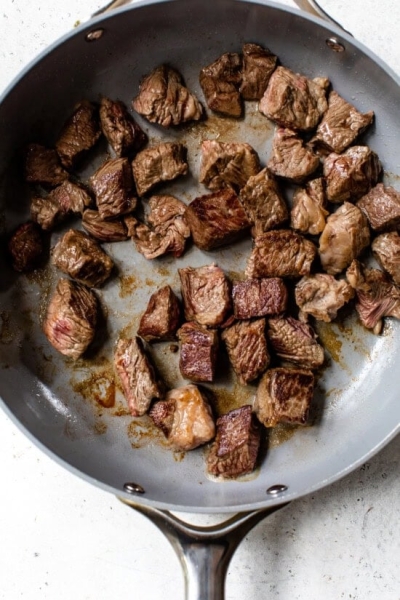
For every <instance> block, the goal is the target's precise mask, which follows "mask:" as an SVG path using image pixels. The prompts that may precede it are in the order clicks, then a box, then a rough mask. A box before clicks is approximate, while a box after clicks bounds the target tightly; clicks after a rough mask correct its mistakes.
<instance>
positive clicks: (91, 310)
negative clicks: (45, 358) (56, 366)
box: [43, 279, 98, 360]
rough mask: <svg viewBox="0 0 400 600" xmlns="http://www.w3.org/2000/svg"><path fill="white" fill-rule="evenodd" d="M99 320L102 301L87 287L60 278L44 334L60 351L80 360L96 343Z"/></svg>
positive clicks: (48, 310)
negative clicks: (99, 305) (91, 345)
mask: <svg viewBox="0 0 400 600" xmlns="http://www.w3.org/2000/svg"><path fill="white" fill-rule="evenodd" d="M97 319H98V302H97V298H96V296H95V295H94V293H93V292H92V291H91V290H89V289H88V288H87V287H85V286H84V285H81V284H80V283H76V282H75V281H71V280H69V279H60V280H59V281H58V283H57V287H56V290H55V292H54V294H53V296H52V297H51V300H50V303H49V306H48V308H47V313H46V317H45V320H44V323H43V331H44V333H45V334H46V336H47V339H48V340H49V342H50V344H51V345H52V346H54V348H55V349H56V350H58V351H59V352H61V354H65V356H69V357H70V358H73V359H74V360H76V359H78V358H79V357H80V356H82V354H83V353H84V352H85V350H86V349H87V348H88V346H89V345H90V344H91V342H92V341H93V338H94V335H95V329H96V324H97Z"/></svg>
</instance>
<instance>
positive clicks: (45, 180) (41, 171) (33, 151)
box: [25, 144, 68, 187]
mask: <svg viewBox="0 0 400 600" xmlns="http://www.w3.org/2000/svg"><path fill="white" fill-rule="evenodd" d="M67 178H68V173H67V171H66V170H65V169H64V168H63V166H62V165H61V163H60V159H59V156H58V154H57V152H56V151H55V150H53V149H52V148H46V147H45V146H41V145H40V144H29V146H28V147H27V150H26V159H25V179H26V181H27V182H28V183H39V184H41V185H44V186H48V187H55V186H56V185H60V183H62V182H63V181H64V180H65V179H67Z"/></svg>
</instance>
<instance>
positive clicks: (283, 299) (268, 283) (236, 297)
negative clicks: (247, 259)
mask: <svg viewBox="0 0 400 600" xmlns="http://www.w3.org/2000/svg"><path fill="white" fill-rule="evenodd" d="M232 302H233V314H234V316H235V318H236V319H252V318H253V317H265V316H266V315H278V314H279V313H282V312H284V311H285V310H286V308H287V304H288V290H287V287H286V285H285V282H284V281H283V279H281V278H280V277H269V278H263V279H246V280H245V281H237V282H236V283H234V284H233V288H232Z"/></svg>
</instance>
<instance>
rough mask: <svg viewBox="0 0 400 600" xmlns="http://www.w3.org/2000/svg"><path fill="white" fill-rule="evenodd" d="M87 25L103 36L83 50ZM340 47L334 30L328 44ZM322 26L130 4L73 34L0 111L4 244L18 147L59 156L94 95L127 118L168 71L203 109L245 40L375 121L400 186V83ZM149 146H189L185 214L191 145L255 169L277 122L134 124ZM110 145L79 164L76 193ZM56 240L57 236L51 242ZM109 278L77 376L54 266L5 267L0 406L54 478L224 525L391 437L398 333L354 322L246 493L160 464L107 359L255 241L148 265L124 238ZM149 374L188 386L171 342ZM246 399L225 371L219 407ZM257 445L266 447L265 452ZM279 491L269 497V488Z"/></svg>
mask: <svg viewBox="0 0 400 600" xmlns="http://www.w3.org/2000/svg"><path fill="white" fill-rule="evenodd" d="M94 27H102V28H104V35H103V36H102V37H101V38H100V39H99V40H98V41H96V42H92V43H88V42H87V41H85V35H86V33H88V32H89V31H90V30H91V29H93V28H94ZM335 33H336V34H338V32H335ZM331 35H332V29H330V28H329V27H328V26H324V25H322V24H321V23H320V22H318V21H316V20H313V19H310V18H306V17H302V16H300V15H299V14H298V13H296V12H294V11H290V10H288V9H283V8H282V7H278V6H276V5H273V4H265V5H260V4H256V3H245V2H236V1H228V0H217V1H214V2H212V3H205V2H199V1H196V0H190V1H188V0H186V1H185V2H183V1H175V2H163V3H150V2H141V3H136V4H135V5H134V6H133V7H129V8H127V9H122V10H120V11H118V12H116V13H114V14H112V15H111V16H109V17H107V18H103V19H98V20H97V21H95V22H92V23H91V24H90V26H86V27H81V28H79V29H77V30H76V31H75V32H74V33H72V34H71V35H69V36H67V37H66V38H64V39H63V40H61V41H60V42H59V43H58V44H56V45H54V46H53V47H52V48H51V49H49V50H48V51H47V52H46V53H44V54H42V56H41V57H39V59H38V60H36V61H35V62H34V63H33V64H32V65H31V66H30V68H29V69H27V70H26V71H25V72H24V73H23V74H22V75H21V77H19V78H18V79H17V80H16V81H15V82H14V84H13V85H12V86H11V87H10V89H9V90H8V92H7V93H6V95H5V96H4V98H3V100H2V103H1V106H0V130H1V136H0V175H1V177H0V185H1V190H0V194H1V214H2V221H1V224H2V239H3V242H4V240H5V239H6V236H7V234H8V232H9V231H10V230H11V229H12V228H13V227H14V226H15V225H17V224H18V223H20V222H22V221H23V220H25V219H26V218H27V215H28V206H29V193H28V190H27V189H26V188H25V186H24V184H23V183H22V181H21V171H20V161H19V158H18V156H19V155H18V152H19V150H20V149H21V148H22V147H23V146H24V145H25V144H26V143H27V142H29V141H39V142H43V143H46V144H54V141H55V138H56V136H57V133H58V131H59V129H60V127H61V125H62V123H63V121H64V120H65V118H66V117H67V116H68V114H69V112H70V111H71V108H72V107H73V105H74V103H75V102H76V101H78V100H80V99H82V98H89V99H92V100H96V99H98V98H99V95H100V94H105V95H108V96H110V97H111V98H120V99H122V100H123V101H125V102H126V103H127V104H128V105H130V101H131V99H132V97H133V96H134V95H135V93H136V92H137V89H138V82H139V80H140V78H141V77H142V76H143V75H144V74H145V73H148V72H149V71H150V70H151V69H152V68H154V67H155V66H156V65H158V64H160V63H162V62H169V63H170V64H171V65H173V66H175V67H177V68H178V69H179V70H180V71H181V72H182V74H183V76H184V78H185V80H186V82H187V84H188V85H189V87H190V88H192V89H193V90H194V91H195V92H197V93H198V95H199V96H200V97H201V98H202V94H201V90H200V89H199V84H198V72H199V69H200V67H201V66H202V65H205V64H208V63H209V62H211V61H212V60H214V59H215V58H216V57H218V56H219V55H220V54H221V53H222V52H226V51H240V48H241V45H242V43H243V42H244V41H253V42H258V43H261V44H263V45H266V46H268V47H269V48H271V49H272V50H273V51H274V52H275V53H276V54H277V55H278V56H279V57H280V60H281V62H282V63H283V64H285V65H287V66H289V67H290V68H292V69H294V70H296V71H299V72H302V73H304V74H306V75H308V76H317V75H325V76H328V77H329V78H330V79H331V81H332V84H333V87H334V88H335V89H336V90H337V91H338V92H339V93H341V94H342V95H343V96H344V97H345V98H346V99H347V100H349V101H352V102H354V104H355V105H356V106H357V107H358V108H359V109H361V110H365V111H366V110H370V109H373V110H374V111H375V113H376V125H375V126H374V128H373V129H372V130H371V131H370V132H369V134H368V136H367V137H366V138H364V139H365V141H366V142H367V143H369V144H370V145H371V146H372V148H373V149H374V150H375V151H376V152H377V153H378V154H379V156H380V158H381V160H382V162H383V165H384V168H385V171H386V181H387V182H388V183H391V184H392V185H395V186H398V181H397V180H396V174H397V175H399V174H400V165H399V158H398V157H399V155H400V153H399V151H398V140H399V139H400V122H399V119H398V106H399V105H400V93H399V86H398V82H397V81H396V78H395V76H394V75H393V74H391V73H390V72H389V71H388V70H387V68H386V67H384V65H382V64H381V63H380V62H379V60H377V59H376V58H375V57H373V56H371V55H370V53H369V52H368V51H367V50H366V49H365V48H363V47H361V46H360V45H359V44H357V42H354V41H353V42H352V41H351V39H350V38H345V39H344V40H343V36H341V37H342V40H343V41H344V44H345V47H346V50H345V52H342V53H334V52H332V51H331V50H329V49H328V47H327V45H326V43H325V41H326V39H327V38H328V37H330V36H331ZM143 125H144V127H145V129H146V130H147V131H148V133H149V135H150V136H151V137H152V138H153V139H154V140H155V139H162V140H172V139H181V140H183V141H184V142H185V143H186V144H187V146H188V148H189V160H190V171H191V175H190V176H188V177H187V178H186V179H184V180H180V181H177V182H176V183H174V184H172V185H168V186H164V188H162V190H163V191H165V192H169V193H172V194H175V195H176V196H177V197H179V198H181V199H183V200H184V201H185V202H189V201H190V200H191V199H192V198H194V197H195V196H196V195H198V194H199V192H201V193H203V192H204V191H205V190H204V188H201V186H199V185H198V184H197V183H196V177H197V174H198V168H199V146H200V143H201V140H203V139H206V138H217V139H219V140H222V141H233V140H238V141H247V142H249V143H250V144H252V145H253V146H254V147H255V149H256V150H257V151H258V152H259V155H260V158H261V161H262V163H263V164H265V162H266V160H267V156H268V153H269V150H270V143H271V136H272V134H273V127H272V125H271V124H270V123H269V122H268V121H267V119H265V118H264V117H261V116H260V115H258V114H257V111H256V105H255V104H251V103H249V104H248V105H247V107H246V119H245V120H244V121H242V122H236V121H231V120H229V119H225V120H220V119H217V118H215V117H214V116H211V117H210V119H209V120H208V121H207V122H205V123H201V124H198V125H194V126H189V127H187V128H184V129H182V130H180V131H179V132H173V131H161V130H160V129H157V128H155V127H149V126H148V124H146V123H143ZM106 152H107V148H106V147H103V148H102V149H101V151H99V152H98V155H97V156H95V157H94V158H93V160H92V161H91V162H90V163H88V164H87V165H86V166H85V169H84V170H83V171H82V173H81V176H82V178H83V179H84V180H85V179H86V178H87V177H88V176H89V175H90V173H91V172H93V170H94V169H95V168H96V166H97V165H98V164H100V162H101V160H102V159H104V156H105V153H106ZM60 233H61V232H58V233H57V234H54V235H53V237H52V244H54V243H55V241H56V240H57V237H58V236H59V235H60ZM106 250H107V251H108V252H109V253H110V255H111V256H112V257H113V259H114V261H115V263H116V267H117V271H118V273H117V274H116V275H115V276H114V277H113V279H112V280H110V281H109V282H108V283H107V284H106V285H105V287H104V288H102V290H100V291H99V292H98V296H99V298H100V301H101V304H102V306H103V308H104V313H105V315H106V319H105V323H106V325H105V327H103V332H102V335H101V336H100V341H99V342H98V343H97V345H96V346H95V348H94V349H93V350H92V351H91V352H90V354H89V356H87V357H86V358H85V359H82V360H79V361H77V362H76V363H73V362H71V361H69V360H67V359H65V358H64V357H62V356H61V355H59V354H57V353H56V352H55V351H53V349H52V348H51V347H50V346H49V344H48V343H47V341H46V339H45V337H44V335H43V333H42V331H41V326H40V322H41V318H42V317H43V311H44V309H45V306H46V303H47V301H48V298H49V294H50V292H51V290H52V289H53V288H54V285H55V283H56V280H57V274H56V273H55V272H54V271H52V270H51V269H49V268H46V269H44V270H43V271H41V272H39V273H36V274H34V275H31V276H16V275H15V274H14V273H12V272H11V270H10V268H9V266H8V265H7V262H6V259H5V256H4V252H2V254H1V262H2V264H1V271H0V272H1V282H0V287H1V328H2V329H1V339H0V361H1V367H2V374H1V379H0V393H1V396H2V401H3V404H4V406H5V408H6V410H7V412H8V413H9V414H10V415H12V417H13V418H14V419H15V420H16V421H17V422H18V423H19V424H20V426H21V427H22V429H23V430H24V431H25V432H26V434H27V435H29V436H30V437H31V438H32V439H33V440H34V441H36V442H37V443H38V444H39V445H40V446H41V447H42V448H43V449H45V450H46V451H47V452H49V453H50V454H51V455H52V456H54V457H55V458H56V459H57V460H59V461H60V462H61V463H62V464H63V465H64V466H67V467H68V468H70V469H71V470H73V471H74V472H76V473H78V474H80V475H82V476H83V477H85V478H86V479H87V480H89V481H90V482H92V483H95V484H97V485H99V486H101V487H104V488H106V489H108V490H109V491H111V492H113V493H116V494H119V495H124V494H125V493H124V491H123V485H124V483H125V482H131V481H133V482H136V483H138V484H140V485H141V486H142V487H143V488H144V489H145V494H144V495H143V496H140V498H138V500H140V501H141V502H143V503H148V504H152V505H156V506H159V507H169V508H175V509H177V510H189V511H191V512H195V511H199V512H202V511H206V512H212V511H216V512H223V511H229V512H232V511H234V510H246V509H249V508H258V507H262V506H266V505H268V504H273V503H277V502H283V501H285V500H290V499H293V498H296V497H298V496H300V495H303V494H306V493H308V492H310V491H312V490H315V489H318V488H320V487H322V486H324V485H327V484H329V483H330V482H332V481H334V480H336V479H338V478H339V477H341V476H343V475H344V474H346V473H347V472H349V471H350V470H352V469H354V468H355V467H356V466H357V465H359V464H361V463H362V462H363V461H364V460H366V458H367V457H368V456H370V455H371V454H373V453H375V452H377V451H378V450H379V449H380V448H381V447H382V446H383V445H384V444H385V443H387V441H389V440H390V439H391V438H392V437H393V436H394V435H395V434H396V433H397V431H398V429H399V424H400V399H399V392H398V367H397V365H398V364H399V360H400V331H399V328H398V325H397V324H396V323H394V322H390V323H388V324H387V325H386V327H385V331H384V335H382V336H380V337H376V336H373V335H371V334H369V333H368V332H366V331H365V330H363V329H362V328H361V327H360V326H359V325H358V324H357V320H356V318H354V317H352V316H347V317H346V318H345V319H344V321H343V322H342V323H341V324H338V325H332V326H325V327H324V328H319V333H320V336H321V339H322V341H323V343H324V344H325V347H326V349H327V362H328V368H327V369H326V370H325V371H324V372H323V374H322V375H321V377H320V378H319V381H318V387H317V391H316V397H315V419H314V424H313V426H312V427H306V428H301V429H297V430H296V431H292V432H288V431H281V432H280V434H279V435H278V434H276V433H275V434H273V435H272V436H271V438H270V440H269V448H268V449H266V448H264V451H263V459H262V461H261V466H260V468H259V469H258V470H257V472H256V473H255V474H254V475H253V476H252V477H251V478H248V479H247V480H246V481H233V482H225V483H217V482H215V481H211V480H210V479H208V478H207V476H206V474H205V468H204V452H203V451H202V450H198V451H195V452H192V453H188V454H186V455H185V456H180V455H177V454H174V453H172V452H170V451H169V450H168V449H167V448H166V445H165V443H164V442H163V441H162V439H161V437H160V436H157V434H155V433H154V430H152V428H151V426H150V424H149V421H148V419H147V418H146V417H145V418H143V419H132V417H130V416H129V414H127V411H126V406H125V403H124V400H123V398H122V395H121V393H120V390H119V389H118V387H117V388H116V389H114V388H113V376H112V367H111V357H112V349H113V345H114V343H115V340H116V339H117V337H118V335H119V333H120V332H121V331H123V332H124V333H125V334H130V333H131V334H134V333H135V331H136V328H137V324H138V317H139V315H140V313H141V311H142V310H143V309H144V307H145V306H146V303H147V300H148V298H149V296H150V294H151V293H152V292H153V291H154V290H155V289H157V288H158V287H159V286H161V285H165V284H166V283H169V284H171V285H172V287H173V288H174V289H175V290H176V291H179V279H178V273H177V269H178V268H179V267H181V266H187V265H192V266H198V265H203V264H209V263H211V262H216V263H217V264H218V265H220V266H221V267H222V268H223V269H225V270H226V271H227V272H228V273H229V274H231V275H232V276H233V277H238V276H240V274H241V273H243V271H244V267H245V263H246V258H247V256H248V254H249V252H250V241H243V242H241V243H237V244H234V245H232V246H231V247H227V248H225V249H222V250H220V251H218V252H210V253H204V252H200V251H198V250H196V249H194V248H193V247H192V248H190V249H189V251H188V252H187V253H186V254H185V255H184V256H183V257H182V258H181V259H179V260H174V259H171V258H165V259H160V260H156V261H152V262H148V261H146V260H145V259H144V258H143V257H142V256H141V255H139V254H138V253H137V252H136V251H135V249H134V246H133V245H132V243H131V242H130V241H127V242H124V243H119V244H112V245H106ZM153 355H154V359H155V362H156V364H157V365H158V367H159V368H160V371H161V373H162V374H163V376H164V377H165V380H166V382H167V384H168V385H169V386H171V387H172V386H177V385H181V384H183V383H184V382H183V380H182V379H181V378H180V375H179V371H178V366H177V362H178V357H177V354H174V353H173V352H172V351H171V344H164V345H160V346H157V347H156V346H154V348H153ZM254 389H255V388H251V387H250V388H241V387H240V386H238V385H236V384H235V382H234V380H233V378H231V377H229V376H226V369H225V368H224V365H221V366H220V368H219V370H218V375H217V381H216V384H215V390H216V403H217V407H218V410H220V411H223V410H227V409H229V408H233V407H234V406H238V405H240V404H243V403H246V402H251V401H252V398H253V394H254ZM265 446H267V444H265ZM274 484H285V485H286V486H287V491H286V492H284V493H283V494H282V495H281V496H280V497H278V498H270V497H268V496H267V494H266V490H267V488H269V487H270V486H271V485H274Z"/></svg>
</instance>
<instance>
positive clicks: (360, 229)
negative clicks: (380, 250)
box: [319, 202, 370, 275]
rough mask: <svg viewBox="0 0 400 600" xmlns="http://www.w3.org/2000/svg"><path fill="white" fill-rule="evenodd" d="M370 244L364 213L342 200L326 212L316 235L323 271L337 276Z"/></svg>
mask: <svg viewBox="0 0 400 600" xmlns="http://www.w3.org/2000/svg"><path fill="white" fill-rule="evenodd" d="M369 243H370V231H369V227H368V221H367V218H366V216H365V215H364V214H363V213H362V212H361V210H360V209H359V208H357V206H355V205H354V204H351V203H350V202H344V203H343V204H342V206H340V207H339V208H338V210H337V211H336V212H335V213H333V214H331V215H329V217H328V219H327V221H326V226H325V228H324V230H323V232H322V234H321V237H320V238H319V257H320V259H321V264H322V267H323V269H324V271H326V272H327V273H329V274H330V275H337V274H338V273H340V272H341V271H343V270H344V269H346V267H348V266H349V265H350V263H351V261H352V260H353V259H354V258H357V257H358V256H360V254H361V253H362V251H363V250H365V249H366V248H367V246H368V245H369Z"/></svg>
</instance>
